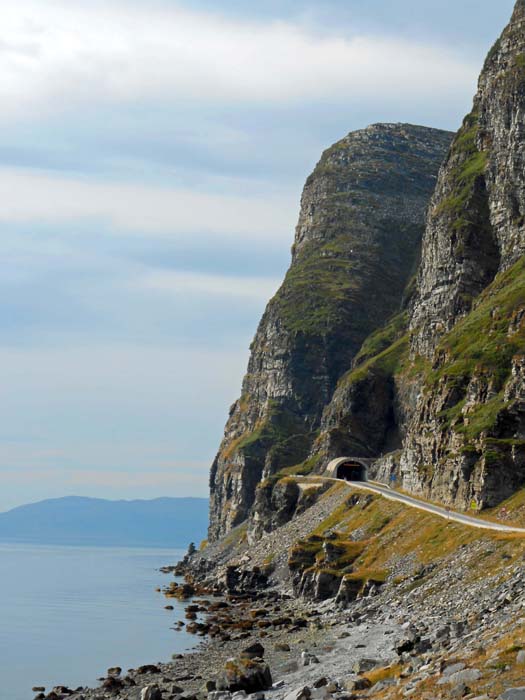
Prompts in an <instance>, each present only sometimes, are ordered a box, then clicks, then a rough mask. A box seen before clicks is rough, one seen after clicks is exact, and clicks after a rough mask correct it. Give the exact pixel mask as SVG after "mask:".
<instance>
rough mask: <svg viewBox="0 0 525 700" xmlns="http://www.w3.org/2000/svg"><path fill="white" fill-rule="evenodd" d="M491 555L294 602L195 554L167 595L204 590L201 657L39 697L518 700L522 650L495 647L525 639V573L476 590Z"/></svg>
mask: <svg viewBox="0 0 525 700" xmlns="http://www.w3.org/2000/svg"><path fill="white" fill-rule="evenodd" d="M483 550H484V543H482V542H474V543H472V544H471V545H468V546H464V547H461V548H460V549H459V550H458V551H456V552H454V553H453V554H452V555H451V556H450V557H448V558H447V560H446V561H445V562H441V563H440V565H431V566H429V567H426V568H423V569H421V568H419V569H418V570H416V571H414V573H413V575H412V576H411V577H409V578H408V579H407V581H406V583H405V584H404V585H403V586H399V585H397V584H396V582H395V581H394V580H392V581H391V582H386V583H385V585H384V586H381V587H376V588H374V589H370V590H367V591H366V592H363V594H362V595H361V596H359V597H358V598H357V599H356V600H354V601H352V602H351V604H345V605H341V604H340V603H339V604H336V602H335V599H334V598H330V599H328V600H325V601H312V600H311V599H310V600H308V599H306V598H296V597H294V596H293V594H292V593H291V591H290V589H289V588H288V585H289V582H290V579H289V578H287V579H282V578H281V579H280V580H279V578H275V577H273V578H272V577H270V578H268V577H266V575H265V574H264V573H263V572H261V570H260V569H259V567H254V568H249V567H243V566H241V565H232V564H229V565H227V566H220V567H218V568H217V567H216V560H215V562H214V563H213V562H212V561H210V559H207V558H204V557H201V556H199V555H197V556H196V557H193V558H191V559H190V560H187V561H186V562H183V564H182V565H180V566H178V567H174V568H173V569H170V573H176V574H180V573H182V572H183V571H184V572H185V574H186V578H187V583H186V584H185V585H184V584H178V585H173V584H170V585H168V586H167V587H166V589H165V592H167V594H168V596H174V595H177V596H180V597H183V598H184V597H186V596H191V594H193V593H194V594H195V595H194V596H193V597H188V598H187V608H186V610H187V614H186V618H187V619H186V621H185V622H184V624H186V625H188V626H190V627H191V628H192V629H193V631H194V633H195V634H196V635H197V636H200V637H202V641H201V642H200V643H199V645H198V647H197V648H196V649H195V650H194V651H193V652H190V653H188V654H184V655H178V656H177V657H176V658H174V659H173V660H172V661H171V662H169V663H165V664H150V665H144V666H141V667H139V668H137V669H133V670H130V671H128V672H124V673H123V672H122V671H121V669H118V668H117V669H109V670H108V675H107V677H106V678H105V679H104V680H103V681H102V684H101V686H100V687H99V688H96V689H94V688H92V689H88V688H82V689H80V688H79V689H76V690H71V689H68V688H64V687H57V688H55V689H54V690H52V691H51V692H49V693H48V694H47V695H46V694H45V693H44V692H39V693H38V694H37V696H36V698H37V699H38V700H44V698H45V700H66V698H67V699H68V700H110V699H112V700H243V699H244V698H246V697H247V696H249V697H251V698H252V700H264V699H266V700H357V699H358V698H368V697H373V698H404V697H414V698H417V700H420V699H421V700H434V699H435V698H443V699H445V698H453V697H463V698H467V699H473V698H485V700H487V699H488V698H500V697H501V698H503V700H521V698H523V697H525V691H522V690H521V689H519V690H518V691H517V690H516V686H521V685H523V683H519V682H514V683H513V686H514V687H513V688H510V682H511V679H513V678H516V679H519V678H520V677H523V676H524V675H525V650H524V649H522V648H521V646H520V645H517V644H514V645H510V646H509V645H507V646H503V647H502V648H501V649H500V648H499V647H498V643H499V641H500V640H508V639H509V635H512V634H514V637H513V638H523V639H524V640H525V612H524V611H525V572H524V571H523V568H522V566H521V564H518V565H513V566H512V567H511V568H509V569H508V570H507V571H506V573H505V575H504V576H503V577H502V576H501V575H499V576H498V575H494V576H492V577H487V578H486V579H479V580H478V581H469V583H468V586H467V585H466V581H467V577H468V573H469V569H470V567H471V562H472V561H474V560H476V559H478V560H479V558H480V557H481V556H482V553H483ZM210 567H215V568H214V571H213V573H212V574H210V572H209V571H208V569H209V568H210ZM203 570H206V571H207V573H206V575H203V574H202V571H203ZM199 572H200V573H199ZM210 582H211V583H212V587H210V585H209V584H210ZM168 600H169V598H168ZM494 645H496V646H494ZM524 646H525V644H524ZM509 688H510V690H512V692H513V693H514V694H512V693H511V692H510V690H509ZM514 691H516V692H514ZM516 693H518V694H516ZM519 693H521V694H519Z"/></svg>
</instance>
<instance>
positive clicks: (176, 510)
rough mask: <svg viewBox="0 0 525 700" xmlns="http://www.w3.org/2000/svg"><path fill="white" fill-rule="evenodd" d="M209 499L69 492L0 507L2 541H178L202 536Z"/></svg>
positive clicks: (170, 543)
mask: <svg viewBox="0 0 525 700" xmlns="http://www.w3.org/2000/svg"><path fill="white" fill-rule="evenodd" d="M207 512H208V499H205V498H169V497H161V498H156V499H133V500H117V501H111V500H106V499H101V498H89V497H84V496H65V497H62V498H53V499H45V500H43V501H38V502H36V503H29V504H24V505H21V506H17V507H16V508H12V509H10V510H8V511H5V512H2V513H0V541H3V542H19V543H34V544H70V545H80V544H85V545H103V546H124V545H127V546H162V547H164V546H167V547H169V546H177V547H185V546H187V544H188V543H189V542H190V541H195V542H200V540H201V539H203V538H204V536H205V532H206V525H207Z"/></svg>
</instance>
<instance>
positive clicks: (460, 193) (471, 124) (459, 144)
mask: <svg viewBox="0 0 525 700" xmlns="http://www.w3.org/2000/svg"><path fill="white" fill-rule="evenodd" d="M478 132H479V113H478V112H477V110H473V111H472V112H471V113H470V114H469V115H468V116H467V117H465V120H464V121H463V125H462V127H461V129H460V130H459V132H458V134H457V136H456V138H455V140H454V142H453V144H452V151H451V153H452V159H453V162H454V163H455V165H454V167H453V168H452V171H451V174H450V175H451V182H452V194H451V195H449V196H448V197H447V198H446V199H444V200H443V201H442V202H441V204H440V205H439V206H438V207H437V210H436V214H438V215H439V214H441V213H444V212H446V213H447V214H448V215H449V216H450V217H451V218H452V219H453V223H452V228H453V229H454V230H455V231H461V230H463V229H465V228H467V227H468V226H470V225H471V224H473V223H475V222H473V221H472V220H471V217H470V213H469V211H470V210H471V209H472V210H474V211H477V210H479V206H480V204H482V203H480V202H479V197H480V194H479V193H478V192H477V191H476V184H477V182H478V179H479V178H480V177H481V176H482V175H483V173H484V172H485V168H486V166H487V160H488V154H487V153H486V152H485V151H480V150H479V149H478V145H477V140H478Z"/></svg>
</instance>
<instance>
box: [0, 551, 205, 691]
mask: <svg viewBox="0 0 525 700" xmlns="http://www.w3.org/2000/svg"><path fill="white" fill-rule="evenodd" d="M183 555H184V552H183V551H182V550H174V549H170V550H164V549H135V548H124V547H121V548H110V547H68V546H44V545H28V544H27V545H26V544H23V545H18V544H2V543H0V679H1V680H0V686H1V695H2V698H6V699H7V698H9V700H31V699H32V698H33V697H34V696H35V693H33V692H32V688H33V686H45V688H46V691H47V692H49V691H50V690H51V689H52V688H53V687H54V686H55V685H59V684H60V685H68V686H69V687H72V688H77V687H78V686H86V685H87V686H96V685H98V681H97V679H98V678H99V677H101V676H104V675H105V673H106V671H107V669H108V668H109V667H111V666H121V667H122V669H123V670H124V671H125V670H127V669H128V668H136V667H137V666H139V665H142V664H146V663H156V662H159V661H164V662H165V661H169V660H170V658H171V656H172V655H173V654H176V653H183V652H185V651H188V650H190V649H191V648H193V647H194V646H195V643H196V641H195V637H193V636H191V635H189V634H187V633H186V632H185V631H182V632H176V631H175V630H174V629H172V628H173V626H174V623H175V622H177V621H178V620H180V619H184V605H183V604H182V603H179V602H178V601H177V600H173V599H170V600H169V601H168V600H166V598H165V597H164V596H163V595H162V594H161V593H159V592H157V591H156V590H155V589H156V588H158V587H161V586H165V585H166V584H167V583H169V582H170V581H172V580H173V576H172V575H166V574H161V573H160V572H159V568H160V567H161V566H165V565H169V564H174V563H176V562H177V561H178V560H179V559H180V558H181V557H182V556H183ZM167 604H169V605H173V606H174V608H175V610H172V611H168V610H165V609H164V606H165V605H167Z"/></svg>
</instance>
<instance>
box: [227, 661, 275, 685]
mask: <svg viewBox="0 0 525 700" xmlns="http://www.w3.org/2000/svg"><path fill="white" fill-rule="evenodd" d="M272 683H273V681H272V674H271V671H270V667H269V666H268V665H267V664H264V663H262V662H257V661H254V660H253V659H246V658H241V659H230V660H229V661H228V662H227V663H226V665H225V667H224V672H223V673H222V675H221V676H220V677H219V679H218V681H217V690H229V691H231V692H236V691H238V690H245V691H246V692H247V693H256V692H258V691H260V690H269V689H270V688H271V687H272Z"/></svg>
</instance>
